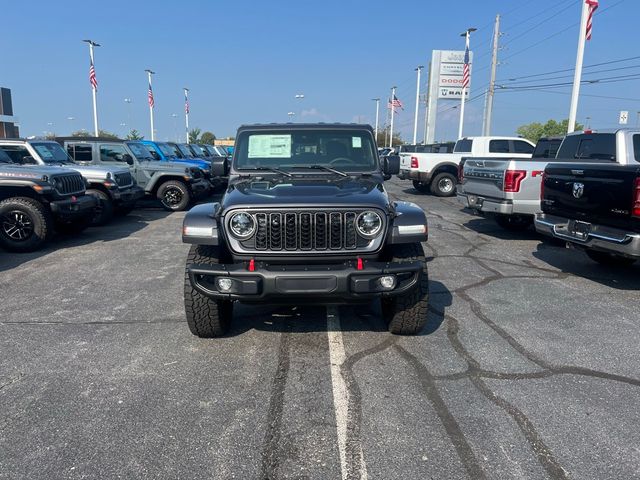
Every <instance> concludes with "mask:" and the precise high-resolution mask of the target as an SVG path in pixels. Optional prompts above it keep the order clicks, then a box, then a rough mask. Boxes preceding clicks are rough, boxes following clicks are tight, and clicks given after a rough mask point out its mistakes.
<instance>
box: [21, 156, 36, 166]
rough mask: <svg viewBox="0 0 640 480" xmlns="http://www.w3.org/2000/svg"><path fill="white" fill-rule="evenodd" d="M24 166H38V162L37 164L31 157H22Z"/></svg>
mask: <svg viewBox="0 0 640 480" xmlns="http://www.w3.org/2000/svg"><path fill="white" fill-rule="evenodd" d="M22 164H23V165H37V164H38V162H36V159H35V158H33V157H32V156H31V155H25V156H24V157H22Z"/></svg>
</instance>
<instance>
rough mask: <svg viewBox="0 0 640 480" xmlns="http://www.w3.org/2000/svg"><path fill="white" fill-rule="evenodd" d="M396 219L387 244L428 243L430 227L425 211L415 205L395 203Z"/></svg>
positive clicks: (393, 221)
mask: <svg viewBox="0 0 640 480" xmlns="http://www.w3.org/2000/svg"><path fill="white" fill-rule="evenodd" d="M393 206H394V210H395V217H394V218H393V219H392V228H391V229H389V234H388V236H387V244H389V245H395V244H399V243H415V242H426V241H427V240H428V238H429V225H428V222H427V215H426V214H425V212H424V210H422V208H420V207H419V206H418V205H416V204H415V203H411V202H393Z"/></svg>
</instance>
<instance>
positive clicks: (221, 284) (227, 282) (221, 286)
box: [216, 277, 233, 292]
mask: <svg viewBox="0 0 640 480" xmlns="http://www.w3.org/2000/svg"><path fill="white" fill-rule="evenodd" d="M216 285H217V286H218V290H220V291H221V292H228V291H229V290H231V287H232V286H233V280H231V279H230V278H225V277H221V278H218V279H217V280H216Z"/></svg>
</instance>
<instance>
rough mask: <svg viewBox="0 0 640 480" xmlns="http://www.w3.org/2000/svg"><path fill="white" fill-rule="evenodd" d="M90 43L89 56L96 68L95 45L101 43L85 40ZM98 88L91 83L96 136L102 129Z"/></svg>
mask: <svg viewBox="0 0 640 480" xmlns="http://www.w3.org/2000/svg"><path fill="white" fill-rule="evenodd" d="M83 42H86V43H88V44H89V58H91V65H93V67H94V68H95V63H94V61H93V47H99V46H100V44H99V43H96V42H94V41H93V40H83ZM97 90H98V89H97V88H96V87H94V86H93V85H91V95H92V97H93V133H94V135H95V136H96V137H99V136H100V130H99V129H98V97H97Z"/></svg>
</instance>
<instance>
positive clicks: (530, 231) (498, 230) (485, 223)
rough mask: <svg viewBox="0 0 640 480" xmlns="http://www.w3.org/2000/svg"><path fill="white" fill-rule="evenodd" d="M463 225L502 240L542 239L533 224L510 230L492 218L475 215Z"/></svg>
mask: <svg viewBox="0 0 640 480" xmlns="http://www.w3.org/2000/svg"><path fill="white" fill-rule="evenodd" d="M470 215H473V214H470ZM462 225H463V226H464V227H466V228H468V229H470V230H473V231H474V232H476V233H480V234H482V235H489V236H491V237H495V238H499V239H500V240H542V235H540V234H539V233H537V232H536V231H535V229H534V228H533V226H531V227H529V228H527V229H526V230H523V231H519V232H518V231H509V230H505V229H504V228H502V227H500V226H499V225H497V224H496V223H495V222H494V221H493V220H492V219H491V218H485V217H475V218H472V219H471V220H469V221H467V222H465V223H463V224H462Z"/></svg>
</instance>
